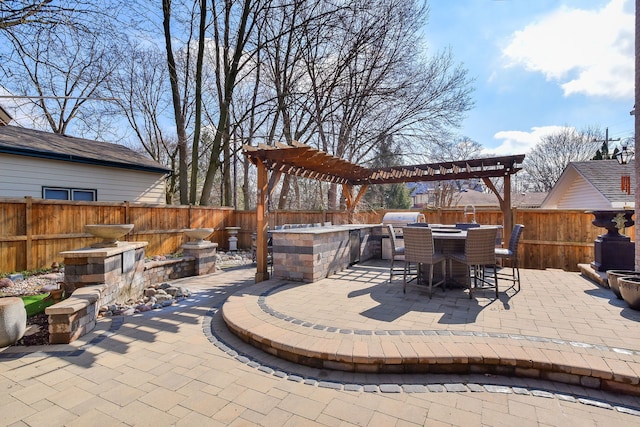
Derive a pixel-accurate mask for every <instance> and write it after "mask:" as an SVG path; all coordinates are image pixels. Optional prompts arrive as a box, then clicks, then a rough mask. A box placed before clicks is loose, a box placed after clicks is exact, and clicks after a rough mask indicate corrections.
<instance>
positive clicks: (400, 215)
mask: <svg viewBox="0 0 640 427" xmlns="http://www.w3.org/2000/svg"><path fill="white" fill-rule="evenodd" d="M415 222H426V221H425V219H424V214H421V213H419V212H387V213H386V214H384V216H383V217H382V225H383V226H384V227H383V230H382V232H383V234H384V235H385V236H387V235H388V234H387V227H386V225H387V224H391V225H393V229H394V231H395V232H396V236H399V237H402V229H403V228H404V227H405V226H406V225H407V224H413V223H415Z"/></svg>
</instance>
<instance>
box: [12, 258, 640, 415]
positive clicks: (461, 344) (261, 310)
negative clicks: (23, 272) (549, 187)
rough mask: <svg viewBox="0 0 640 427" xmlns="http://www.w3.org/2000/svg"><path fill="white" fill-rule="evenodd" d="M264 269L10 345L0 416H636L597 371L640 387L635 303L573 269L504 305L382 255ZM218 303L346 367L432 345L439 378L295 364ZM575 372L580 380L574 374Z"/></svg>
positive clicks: (194, 284)
mask: <svg viewBox="0 0 640 427" xmlns="http://www.w3.org/2000/svg"><path fill="white" fill-rule="evenodd" d="M254 274H255V270H254V269H250V268H249V269H247V268H245V269H235V270H230V271H225V272H221V273H216V274H213V275H209V276H201V277H197V278H189V279H183V280H181V281H179V282H180V283H181V284H182V285H183V286H187V287H189V288H190V289H192V290H193V291H194V295H193V297H191V298H189V299H188V300H185V301H182V302H181V303H180V304H178V305H176V306H173V307H171V308H167V309H164V310H160V311H154V312H149V313H144V314H140V315H135V316H130V317H126V318H113V319H103V320H101V321H99V322H98V327H97V328H96V330H94V331H93V332H91V333H90V334H88V335H86V336H84V337H82V338H81V339H80V340H78V341H76V342H74V343H72V344H70V345H55V346H45V347H41V348H22V347H10V348H7V349H5V350H4V351H1V352H0V390H2V396H3V397H2V398H1V399H0V425H15V426H25V425H29V426H38V425H43V426H45V425H46V426H51V425H69V426H74V425H77V426H86V425H154V426H163V425H274V426H284V425H301V426H307V425H324V426H337V425H375V426H378V425H460V426H464V425H515V424H518V425H612V424H614V423H615V424H617V425H619V426H623V425H638V424H639V423H640V398H638V397H636V396H632V395H629V394H626V393H620V392H610V391H606V390H601V389H598V388H592V387H596V386H599V385H601V384H597V382H598V381H597V380H596V379H592V380H589V378H598V376H600V377H603V376H606V375H607V374H606V373H607V372H608V373H610V375H611V377H612V379H613V378H618V379H620V380H621V381H622V383H624V382H625V381H626V382H629V383H630V384H632V385H633V382H634V381H635V384H636V386H637V382H638V378H639V377H640V372H638V370H637V369H638V368H637V366H638V361H639V359H640V329H639V328H638V326H639V322H640V312H637V311H633V310H630V309H629V308H627V307H626V306H625V303H624V302H623V301H620V300H617V299H616V298H615V296H613V293H611V292H610V291H609V290H607V289H603V288H600V287H599V286H597V285H595V284H594V283H593V282H591V281H589V280H587V279H585V278H583V277H581V276H580V275H579V274H578V273H567V272H562V271H539V270H523V271H522V281H523V283H522V291H521V292H519V293H515V292H514V291H513V290H509V291H506V292H503V293H501V297H500V299H499V300H493V299H492V298H491V296H492V292H491V291H487V292H486V294H485V293H483V292H477V293H475V294H474V299H472V300H469V299H468V298H467V295H466V294H465V293H464V292H463V291H462V290H460V289H449V290H447V291H446V292H442V291H441V290H439V289H438V290H436V291H435V292H434V296H433V299H432V300H429V299H428V296H427V293H426V291H424V290H422V289H420V288H418V287H415V286H410V287H409V289H408V291H407V294H406V295H403V294H402V282H401V280H399V281H397V282H396V281H394V282H393V283H391V284H389V283H388V281H386V279H387V278H388V270H386V264H383V263H378V264H376V263H371V264H366V265H356V266H354V267H353V268H350V269H348V270H345V271H344V272H342V273H341V274H338V275H336V276H332V277H331V278H330V279H326V280H322V281H319V282H316V283H313V284H299V283H289V282H282V281H267V282H263V283H261V284H259V285H254V284H253V277H254ZM232 295H233V297H232V298H230V302H229V303H228V304H227V305H226V306H225V307H224V309H223V308H222V307H223V303H224V302H225V301H226V300H227V299H228V298H229V297H230V296H232ZM223 311H224V313H225V316H228V317H229V318H230V319H229V320H232V321H233V322H236V323H242V322H247V323H246V324H247V325H249V324H250V323H252V322H253V321H254V319H259V320H260V322H255V325H252V326H250V327H249V328H248V329H249V330H250V331H251V332H250V334H252V337H253V338H256V337H258V336H262V335H264V336H265V337H267V336H272V337H273V336H274V335H275V337H278V336H280V337H285V338H286V339H284V340H283V341H284V342H288V343H289V348H288V350H290V351H291V352H292V353H294V350H295V349H296V348H301V349H305V351H308V352H309V355H310V356H313V355H314V354H321V355H323V356H321V359H322V358H324V357H325V356H324V355H329V354H332V355H342V356H346V355H347V354H348V353H349V351H350V352H351V356H350V357H351V361H350V362H343V363H346V365H344V366H342V367H345V366H348V364H349V363H358V362H360V361H365V362H366V361H367V360H369V359H370V358H371V357H380V358H384V359H388V360H394V358H396V359H399V360H402V359H403V358H405V357H409V356H408V355H409V354H413V355H414V357H416V358H417V359H418V360H420V357H424V354H427V352H429V351H430V352H431V353H433V355H432V356H431V355H429V356H427V357H426V360H427V361H435V362H436V363H438V362H439V363H440V364H441V365H444V366H445V369H443V372H444V373H429V372H427V373H404V372H398V373H377V372H374V373H368V372H345V371H335V370H330V369H326V367H322V366H320V367H314V366H307V365H301V364H297V363H292V362H290V361H285V360H283V359H281V358H278V357H276V356H274V355H273V354H268V353H265V352H264V351H262V350H260V349H258V348H256V347H254V346H251V345H249V344H247V343H245V342H243V341H241V340H240V339H238V338H237V337H236V336H235V335H233V334H231V333H230V332H229V330H228V329H227V328H226V325H225V323H224V321H223V319H222V313H223ZM411 331H420V333H419V334H417V335H416V333H415V332H411ZM265 339H266V338H265ZM277 341H278V340H277V339H276V340H274V342H277ZM296 351H297V350H296ZM429 354H430V353H429ZM327 357H328V356H327ZM465 357H466V360H467V363H468V362H469V360H472V361H473V360H476V359H478V360H476V362H480V360H482V361H483V363H485V362H487V363H488V362H490V361H503V363H504V366H511V365H510V364H512V363H515V364H516V365H517V364H518V363H522V361H524V360H525V359H527V360H529V359H531V360H532V363H533V361H536V362H537V363H540V364H543V363H545V362H549V363H550V364H551V365H552V366H553V365H554V364H555V365H557V366H559V367H566V368H568V369H570V370H571V369H574V370H575V372H574V374H575V375H576V376H575V377H574V376H572V375H561V373H557V374H555V375H558V377H556V378H555V379H557V380H559V381H561V382H558V381H548V380H547V379H540V378H526V377H525V378H517V377H511V376H503V375H500V371H496V372H481V371H479V372H477V373H476V372H471V373H455V372H454V371H455V370H454V369H448V368H446V367H447V366H452V365H451V364H450V362H452V361H454V360H457V362H458V364H462V363H463V362H464V361H465ZM322 360H324V359H322ZM447 361H449V362H447ZM519 361H520V362H519ZM310 364H311V365H314V363H310ZM478 364H479V365H482V364H481V363H478ZM498 365H500V364H499V363H498ZM508 371H509V370H508V369H505V372H506V373H508ZM594 373H596V374H597V375H594ZM572 378H581V381H583V382H582V385H581V384H575V383H573V384H571V383H567V381H569V382H570V381H573V379H572ZM600 381H602V378H600ZM585 385H586V386H588V387H585Z"/></svg>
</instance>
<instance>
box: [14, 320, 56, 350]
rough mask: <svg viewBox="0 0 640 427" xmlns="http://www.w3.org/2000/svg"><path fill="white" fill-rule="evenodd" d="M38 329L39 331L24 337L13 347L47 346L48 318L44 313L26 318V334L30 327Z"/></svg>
mask: <svg viewBox="0 0 640 427" xmlns="http://www.w3.org/2000/svg"><path fill="white" fill-rule="evenodd" d="M32 325H33V326H34V327H38V328H39V329H38V330H37V331H36V332H34V333H32V334H30V335H25V336H23V337H22V338H20V340H18V342H17V343H15V344H14V345H20V346H33V345H48V344H49V316H48V315H46V314H45V313H40V314H36V315H33V316H31V317H28V318H27V333H29V329H30V326H32Z"/></svg>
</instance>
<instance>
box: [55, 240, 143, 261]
mask: <svg viewBox="0 0 640 427" xmlns="http://www.w3.org/2000/svg"><path fill="white" fill-rule="evenodd" d="M148 244H149V242H121V245H120V246H117V247H113V248H91V247H86V248H81V249H74V250H72V251H64V252H60V255H62V256H63V257H65V258H86V257H91V258H94V257H95V258H99V257H104V258H106V257H110V256H113V255H118V254H120V253H123V252H127V251H130V250H135V249H140V248H144V247H145V246H147V245H148Z"/></svg>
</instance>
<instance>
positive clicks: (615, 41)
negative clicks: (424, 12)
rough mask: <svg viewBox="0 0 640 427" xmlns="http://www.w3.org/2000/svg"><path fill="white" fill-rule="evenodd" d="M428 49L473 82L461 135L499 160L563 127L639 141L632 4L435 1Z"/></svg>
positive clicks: (612, 0) (615, 0)
mask: <svg viewBox="0 0 640 427" xmlns="http://www.w3.org/2000/svg"><path fill="white" fill-rule="evenodd" d="M429 7H430V14H429V22H428V24H427V25H426V26H425V29H424V33H425V34H424V35H425V38H426V42H427V46H428V49H430V50H442V49H444V48H450V49H451V51H452V53H453V55H454V58H455V59H456V61H457V62H460V63H463V65H464V66H465V68H467V70H468V71H469V75H470V76H471V77H473V78H475V82H474V87H475V92H474V93H473V98H474V101H475V107H474V108H473V109H472V110H471V111H470V112H469V113H468V115H467V118H466V120H465V121H464V122H463V126H462V129H461V130H460V133H461V134H462V135H464V136H467V137H469V138H471V139H473V140H474V141H477V142H479V143H480V144H482V145H483V146H484V147H485V149H486V151H487V152H488V153H494V154H497V155H507V154H519V153H525V154H526V153H527V151H528V150H529V149H530V148H531V147H532V146H533V145H535V144H536V143H537V142H538V141H539V138H540V136H542V135H544V134H545V133H549V132H553V131H554V130H556V129H557V127H563V126H569V127H575V128H577V129H578V130H580V129H584V128H585V127H587V126H598V127H600V128H601V129H602V130H603V131H604V129H605V128H607V127H608V128H609V137H610V138H621V139H625V138H628V137H631V136H633V130H634V118H633V116H631V115H630V114H629V112H630V111H631V110H632V109H633V104H634V31H635V29H634V19H635V18H634V10H635V5H634V2H633V0H431V1H430V2H429Z"/></svg>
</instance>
